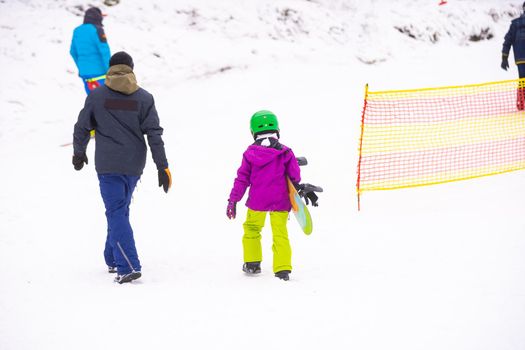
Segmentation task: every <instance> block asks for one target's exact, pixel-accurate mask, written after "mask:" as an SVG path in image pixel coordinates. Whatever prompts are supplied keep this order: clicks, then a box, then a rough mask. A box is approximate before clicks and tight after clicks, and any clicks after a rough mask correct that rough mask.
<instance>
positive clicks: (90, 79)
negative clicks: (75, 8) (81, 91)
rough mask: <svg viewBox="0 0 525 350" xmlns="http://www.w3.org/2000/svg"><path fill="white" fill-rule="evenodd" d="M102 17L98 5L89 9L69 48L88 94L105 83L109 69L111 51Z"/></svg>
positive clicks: (74, 33) (74, 32) (76, 29)
mask: <svg viewBox="0 0 525 350" xmlns="http://www.w3.org/2000/svg"><path fill="white" fill-rule="evenodd" d="M102 19H103V15H102V11H101V10H100V9H99V8H98V7H90V8H89V9H87V10H86V12H85V14H84V23H83V24H82V25H80V26H78V27H76V28H75V30H74V31H73V39H72V40H71V48H70V50H69V52H70V54H71V56H72V57H73V60H74V61H75V64H76V65H77V68H78V75H79V76H80V78H81V79H82V81H83V82H84V88H85V90H86V93H87V94H88V95H89V93H90V92H91V91H93V90H94V89H96V88H98V87H99V86H101V85H104V81H105V79H106V72H107V70H108V69H109V59H110V57H111V53H110V49H109V45H108V41H107V38H106V34H105V33H104V28H103V24H102Z"/></svg>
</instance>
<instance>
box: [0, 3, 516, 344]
mask: <svg viewBox="0 0 525 350" xmlns="http://www.w3.org/2000/svg"><path fill="white" fill-rule="evenodd" d="M115 2H117V1H114V0H113V1H108V0H106V3H107V4H111V3H115ZM438 2H439V1H438V0H396V1H387V0H375V1H374V0H371V1H357V0H347V1H343V0H310V1H307V0H281V1H270V0H251V1H247V0H244V1H241V0H221V1H212V0H194V1H190V0H176V1H175V0H174V1H170V0H156V1H138V0H121V1H120V3H118V4H116V5H114V6H108V5H105V4H104V3H103V2H101V1H94V0H93V1H78V0H56V1H43V0H40V1H38V0H0V38H1V39H0V71H1V75H0V183H1V184H2V189H1V190H0V349H2V350H29V349H31V350H32V349H53V350H60V349H89V350H94V349H254V350H255V349H264V350H269V349H302V350H304V349H359V350H372V349H373V350H389V349H400V350H401V349H403V350H416V349H424V350H434V349H435V350H438V349H440V350H443V349H447V350H452V349H454V350H495V349H497V350H523V349H525V255H524V254H525V235H524V233H525V223H524V209H525V201H524V199H523V195H524V193H525V173H524V172H514V173H509V174H506V175H499V176H493V177H487V178H482V179H476V180H470V181H463V182H456V183H452V184H446V185H437V186H432V187H424V188H417V189H407V190H398V191H388V192H374V193H365V194H364V195H363V197H362V210H361V212H358V211H357V201H356V194H355V180H356V165H357V147H358V136H359V131H360V130H359V128H360V118H361V111H362V104H363V97H364V87H365V84H366V83H369V84H370V89H371V90H374V91H377V90H387V89H401V88H418V87H432V86H443V85H445V86H448V85H462V84H469V83H482V82H487V81H496V80H505V79H514V78H516V77H517V70H516V68H515V66H514V64H512V63H511V69H510V70H509V71H508V72H505V71H503V70H501V69H500V68H499V64H500V59H501V54H500V53H501V44H502V42H503V36H504V34H505V32H506V31H507V29H508V26H509V24H510V20H511V19H512V18H514V17H517V16H518V15H519V8H520V6H521V1H517V0H512V1H510V0H509V1H502V0H485V1H481V0H463V1H460V0H450V1H449V2H448V4H447V5H443V6H438ZM89 4H92V5H97V6H100V7H101V8H102V9H103V11H104V12H105V13H107V17H106V18H105V20H104V24H105V30H106V34H107V36H108V41H109V44H110V47H111V50H112V52H113V53H114V52H117V51H120V50H125V51H127V52H129V53H130V54H131V55H132V56H133V58H134V60H135V72H136V75H137V79H138V81H139V85H140V86H142V87H144V88H145V89H146V90H148V91H149V92H151V93H152V94H153V95H154V96H155V100H156V104H157V110H158V112H159V115H160V118H161V125H162V126H163V127H164V129H165V133H164V141H165V144H166V152H167V155H168V160H169V163H170V169H171V172H172V174H173V187H172V189H171V191H170V193H169V194H167V195H166V194H164V193H163V192H162V190H161V189H159V188H158V187H157V172H156V169H155V166H154V164H153V162H152V160H151V156H150V154H148V163H147V166H146V169H145V171H144V175H143V176H142V180H141V182H140V183H139V185H138V187H137V189H136V192H135V194H134V200H133V203H132V207H131V220H132V225H133V228H134V231H135V239H136V243H137V248H138V251H139V255H140V258H141V262H142V265H143V277H142V278H141V279H140V280H138V281H135V282H133V283H132V284H127V285H119V284H115V283H113V282H112V279H113V277H114V276H113V275H110V274H108V273H107V272H106V267H105V264H104V260H103V256H102V250H103V245H104V241H105V236H106V219H105V216H104V208H103V203H102V200H101V198H100V193H99V189H98V180H97V178H96V173H95V170H94V164H93V160H94V159H93V150H94V146H95V145H94V143H91V144H90V145H89V147H88V157H89V160H90V163H89V165H87V166H86V167H85V168H84V169H83V170H82V171H80V172H76V171H75V170H74V169H73V167H72V165H71V155H72V148H71V147H60V145H61V144H64V143H67V142H71V139H72V131H73V125H74V123H75V121H76V118H77V116H78V112H79V111H80V109H81V108H82V106H83V101H84V99H85V93H84V90H83V86H82V83H81V81H80V79H79V78H78V76H77V70H76V67H75V65H74V63H73V60H72V59H71V57H70V56H69V45H70V40H71V35H72V31H73V29H74V28H75V27H76V26H77V25H79V24H81V22H82V16H81V15H82V13H83V11H82V8H84V9H85V8H86V7H87V5H89ZM477 39H481V40H479V41H476V40H477ZM259 109H270V110H272V111H274V112H275V113H276V114H277V116H278V117H279V122H280V126H281V136H282V138H281V141H282V142H283V143H284V144H286V145H288V146H290V147H292V148H293V150H294V152H295V154H296V155H297V156H306V157H307V158H308V160H309V165H308V166H306V167H304V168H303V169H302V175H303V179H304V181H306V182H310V183H313V184H317V185H321V186H323V187H324V189H325V192H324V193H322V194H321V195H320V201H319V203H320V205H319V207H318V208H313V209H312V210H311V212H312V215H313V218H314V232H313V234H312V235H311V236H305V235H304V234H302V233H301V232H300V230H299V228H298V226H297V224H296V223H295V222H294V220H293V218H292V219H291V220H290V221H289V225H288V229H289V235H290V239H291V243H292V248H293V252H294V255H293V266H294V269H293V273H292V274H291V280H290V281H289V282H283V281H280V280H278V279H276V278H275V277H274V276H273V273H272V271H271V260H272V259H271V232H270V229H269V222H268V223H267V226H268V227H266V228H265V231H264V232H263V237H264V238H263V243H264V257H265V260H264V261H263V272H262V274H261V275H259V276H257V277H248V276H245V275H244V274H243V273H242V271H241V265H242V245H241V237H242V223H243V220H244V218H245V208H244V205H243V203H240V204H239V205H238V217H237V219H236V220H235V221H229V220H228V219H227V218H226V215H225V211H226V200H227V197H228V194H229V191H230V189H231V186H232V184H233V179H234V177H235V174H236V170H237V168H238V166H239V165H240V161H241V156H242V152H243V151H244V150H245V148H246V147H247V146H248V145H249V144H250V143H251V142H252V139H251V135H250V132H249V118H250V116H251V115H252V114H253V113H254V112H255V111H257V110H259ZM243 202H244V201H243Z"/></svg>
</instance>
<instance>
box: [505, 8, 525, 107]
mask: <svg viewBox="0 0 525 350" xmlns="http://www.w3.org/2000/svg"><path fill="white" fill-rule="evenodd" d="M522 8H523V10H524V11H525V2H524V3H523V5H522ZM511 47H512V50H513V53H514V63H515V64H516V66H517V67H518V75H519V78H520V79H522V78H525V13H522V15H521V16H520V17H518V18H516V19H513V20H512V22H511V23H510V28H509V31H508V32H507V34H506V35H505V39H504V41H503V49H502V55H501V68H502V69H504V70H507V69H509V53H510V48H511ZM516 105H517V108H518V109H519V110H523V109H525V84H524V83H523V82H520V84H519V87H518V97H517V102H516Z"/></svg>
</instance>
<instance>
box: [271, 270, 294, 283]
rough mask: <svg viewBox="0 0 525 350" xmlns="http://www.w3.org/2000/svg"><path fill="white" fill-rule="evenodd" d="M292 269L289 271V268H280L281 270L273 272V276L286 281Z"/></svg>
mask: <svg viewBox="0 0 525 350" xmlns="http://www.w3.org/2000/svg"><path fill="white" fill-rule="evenodd" d="M291 272H292V271H289V270H282V271H278V272H276V273H275V277H277V278H279V279H281V280H283V281H288V280H289V279H290V273H291Z"/></svg>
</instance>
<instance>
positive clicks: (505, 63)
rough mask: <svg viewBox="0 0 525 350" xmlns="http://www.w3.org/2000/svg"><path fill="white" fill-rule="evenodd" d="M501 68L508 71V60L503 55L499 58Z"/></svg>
mask: <svg viewBox="0 0 525 350" xmlns="http://www.w3.org/2000/svg"><path fill="white" fill-rule="evenodd" d="M501 68H502V69H503V70H507V69H509V58H508V56H505V55H503V56H501Z"/></svg>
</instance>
